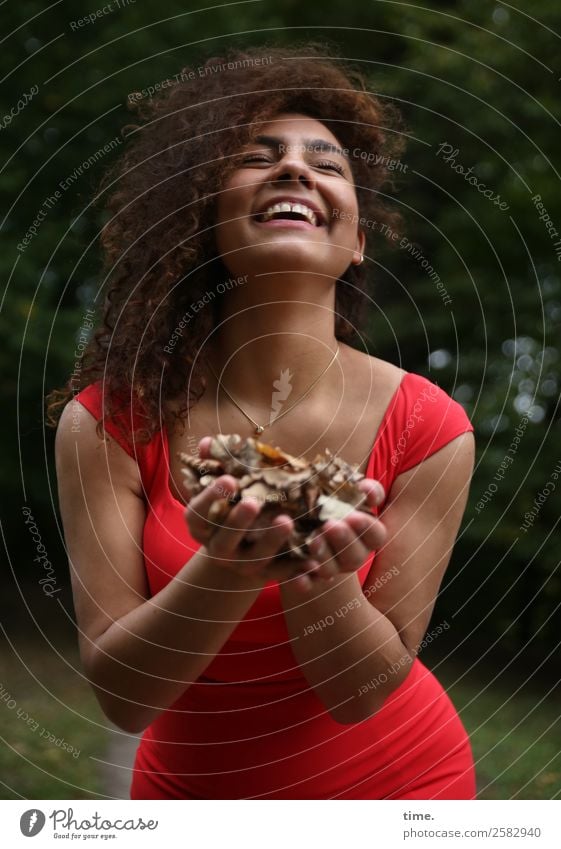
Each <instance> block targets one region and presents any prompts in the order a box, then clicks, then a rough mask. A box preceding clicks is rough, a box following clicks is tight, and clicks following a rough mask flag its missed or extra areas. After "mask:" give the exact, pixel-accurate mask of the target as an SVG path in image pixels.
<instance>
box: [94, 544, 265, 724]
mask: <svg viewBox="0 0 561 849" xmlns="http://www.w3.org/2000/svg"><path fill="white" fill-rule="evenodd" d="M265 583H266V580H264V579H257V578H251V579H249V578H242V577H240V576H238V575H235V574H234V573H232V572H229V571H228V570H227V569H225V568H224V567H221V566H217V565H213V563H212V560H210V559H209V558H208V556H207V555H206V549H204V548H202V549H199V551H197V552H196V553H195V554H194V555H193V557H192V558H191V560H189V562H188V563H187V564H186V565H185V566H184V567H183V568H182V569H181V571H180V572H179V573H178V575H177V576H176V577H175V578H174V579H172V580H171V581H170V582H169V583H168V584H167V585H166V587H165V588H164V589H162V590H161V591H160V592H159V593H157V595H155V596H153V597H152V598H151V599H149V600H147V601H146V602H144V603H142V604H141V605H139V606H138V607H136V608H135V609H134V610H131V611H130V613H128V614H127V615H125V616H123V617H121V618H120V619H119V620H117V621H116V622H114V623H113V624H112V625H111V626H110V627H109V628H108V629H107V631H105V632H104V633H103V634H102V636H101V637H100V638H99V639H98V640H97V641H96V646H95V649H94V651H93V653H92V659H91V662H90V664H89V666H90V668H89V670H88V677H89V679H90V681H91V683H92V685H93V686H94V689H95V691H96V695H97V697H98V699H99V701H100V704H101V706H102V708H103V709H104V711H105V713H106V714H107V716H108V717H109V718H110V719H112V720H113V722H115V724H116V725H119V726H120V727H122V728H124V729H125V730H130V731H133V732H134V731H139V730H142V729H144V728H146V727H147V726H148V725H149V724H150V722H152V721H153V719H155V717H156V716H157V715H158V714H159V713H161V711H162V710H165V709H166V708H168V707H169V706H170V705H171V704H173V702H174V701H176V699H177V698H179V696H181V694H182V693H183V692H184V691H185V690H186V688H187V687H188V686H189V685H190V684H191V683H193V682H194V681H196V679H197V678H198V677H199V676H200V675H201V674H202V673H203V672H204V670H205V669H206V668H207V666H208V665H209V664H210V663H211V662H212V660H213V659H214V657H215V656H216V654H217V653H218V652H219V651H220V649H221V648H222V646H223V645H224V643H225V642H226V641H227V640H228V638H229V636H230V634H231V633H232V631H233V630H234V629H235V628H236V626H237V625H238V624H239V622H240V620H241V619H243V617H244V616H245V615H246V613H247V611H248V610H249V608H250V607H251V606H252V604H253V603H254V602H255V600H256V598H257V597H258V595H259V593H260V592H261V590H262V589H263V587H264V585H265Z"/></svg>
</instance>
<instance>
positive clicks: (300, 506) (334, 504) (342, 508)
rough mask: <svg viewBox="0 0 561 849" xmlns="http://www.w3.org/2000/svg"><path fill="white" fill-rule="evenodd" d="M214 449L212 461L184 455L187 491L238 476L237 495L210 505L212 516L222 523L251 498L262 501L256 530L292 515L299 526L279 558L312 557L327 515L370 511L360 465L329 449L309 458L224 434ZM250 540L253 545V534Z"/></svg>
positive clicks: (216, 439) (215, 440)
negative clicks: (315, 537) (312, 543)
mask: <svg viewBox="0 0 561 849" xmlns="http://www.w3.org/2000/svg"><path fill="white" fill-rule="evenodd" d="M209 453H210V456H209V459H207V460H203V459H201V458H199V457H191V456H189V455H187V454H181V455H180V457H181V461H182V464H183V469H182V472H183V475H184V484H185V487H186V489H187V490H188V492H189V493H190V495H191V496H193V495H197V494H198V493H199V492H201V491H202V490H203V489H204V488H205V487H206V486H209V485H210V484H212V483H213V482H214V480H215V479H216V478H218V477H220V476H221V475H224V474H228V475H233V476H234V477H236V478H238V480H239V491H238V493H236V495H234V496H231V497H229V498H217V499H216V500H215V501H214V502H213V504H212V506H211V508H210V511H209V519H210V521H211V522H215V523H216V524H217V525H219V524H221V523H222V522H223V521H224V519H225V518H226V517H227V516H228V514H229V512H230V510H231V509H232V508H233V507H234V506H235V504H236V503H238V502H239V501H240V500H243V499H246V498H254V499H256V500H258V501H260V502H263V506H262V509H261V511H260V513H259V515H258V516H257V519H256V521H255V523H254V525H253V527H255V528H260V527H262V528H265V527H268V526H269V525H270V523H271V519H272V518H273V517H274V516H277V515H279V514H280V513H283V514H287V515H289V516H291V517H292V520H293V522H294V530H293V533H292V535H291V537H290V538H289V540H288V541H287V544H286V546H285V547H284V548H283V550H282V551H279V552H278V553H277V555H276V557H277V558H279V557H289V558H292V559H295V560H298V559H301V560H304V559H306V558H307V557H309V556H310V551H309V549H308V542H309V541H310V540H311V538H312V534H313V531H314V530H316V529H317V528H319V527H320V526H321V525H322V524H323V523H324V522H325V521H326V520H327V519H343V518H345V516H347V515H348V514H349V513H351V512H352V511H353V510H363V511H364V512H366V513H371V510H370V508H369V507H366V506H365V502H366V494H365V493H364V492H362V490H360V489H359V488H358V486H357V484H358V482H359V481H361V480H363V479H364V475H363V474H362V473H361V472H359V471H358V466H355V465H350V464H349V463H346V462H345V460H343V459H342V458H341V457H337V456H334V455H333V454H332V453H331V452H330V451H329V449H326V451H325V452H324V453H323V454H317V455H316V457H315V459H314V460H313V461H311V462H310V461H309V460H307V459H305V458H304V457H301V458H299V457H293V456H291V455H290V454H287V453H286V452H285V451H282V450H281V449H280V448H278V447H274V446H273V445H270V444H268V443H266V442H260V441H259V440H257V439H253V438H251V437H248V438H246V439H243V438H242V437H241V436H239V434H237V433H232V434H223V433H219V434H217V436H215V437H214V438H213V440H212V442H211V444H210V452H209ZM246 540H248V542H247V544H248V545H251V534H249V535H248V537H246Z"/></svg>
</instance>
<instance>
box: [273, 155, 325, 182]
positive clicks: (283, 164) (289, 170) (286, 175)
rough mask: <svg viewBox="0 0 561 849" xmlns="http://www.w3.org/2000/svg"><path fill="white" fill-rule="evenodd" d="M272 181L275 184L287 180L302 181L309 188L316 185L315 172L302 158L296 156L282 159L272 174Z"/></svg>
mask: <svg viewBox="0 0 561 849" xmlns="http://www.w3.org/2000/svg"><path fill="white" fill-rule="evenodd" d="M270 182H271V183H273V184H275V183H287V182H295V183H301V184H302V185H304V186H306V188H307V189H313V188H315V185H316V180H315V177H314V174H313V172H312V171H311V170H310V168H309V167H308V165H307V164H306V163H305V162H304V161H303V160H302V159H298V158H296V157H290V158H288V157H286V158H283V159H281V160H280V161H279V163H278V164H277V167H276V168H275V170H274V172H273V174H271V179H270Z"/></svg>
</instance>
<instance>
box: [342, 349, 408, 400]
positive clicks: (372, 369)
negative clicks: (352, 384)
mask: <svg viewBox="0 0 561 849" xmlns="http://www.w3.org/2000/svg"><path fill="white" fill-rule="evenodd" d="M341 348H342V350H343V351H344V356H345V361H346V363H347V364H348V367H349V372H350V374H352V375H353V378H354V380H356V377H357V375H360V377H361V381H360V382H361V383H362V381H363V380H366V381H369V382H371V383H372V386H373V388H374V387H375V388H376V391H377V393H379V392H380V391H382V392H384V390H386V391H387V392H389V393H393V392H395V390H396V389H397V387H398V386H399V384H400V382H401V380H402V378H403V377H404V376H405V375H406V374H407V372H406V370H405V369H402V368H400V367H399V366H396V365H394V364H393V363H390V362H388V361H387V360H381V359H380V358H379V357H374V356H373V355H372V354H368V353H366V352H365V351H357V350H356V348H352V347H350V346H349V345H341ZM363 386H364V384H363Z"/></svg>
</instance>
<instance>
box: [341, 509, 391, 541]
mask: <svg viewBox="0 0 561 849" xmlns="http://www.w3.org/2000/svg"><path fill="white" fill-rule="evenodd" d="M345 522H346V523H347V524H348V525H349V526H350V527H351V528H352V530H353V531H354V532H355V534H356V535H357V537H358V538H359V539H360V541H361V542H362V543H363V545H365V546H366V548H367V549H369V551H374V549H377V548H380V546H382V545H383V544H384V542H385V541H386V537H387V535H388V532H387V530H386V526H385V525H384V524H383V522H381V521H380V519H377V518H375V517H374V516H368V515H366V513H362V512H360V511H358V510H355V511H354V512H353V513H350V514H349V515H348V516H347V518H346V519H345Z"/></svg>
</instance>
